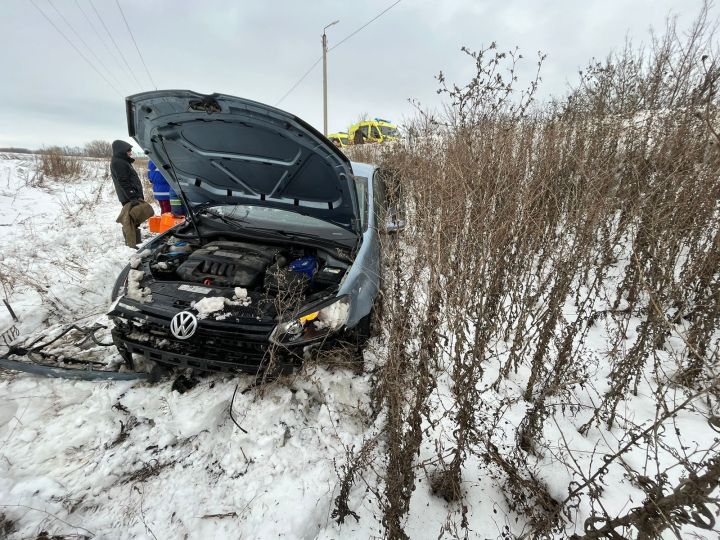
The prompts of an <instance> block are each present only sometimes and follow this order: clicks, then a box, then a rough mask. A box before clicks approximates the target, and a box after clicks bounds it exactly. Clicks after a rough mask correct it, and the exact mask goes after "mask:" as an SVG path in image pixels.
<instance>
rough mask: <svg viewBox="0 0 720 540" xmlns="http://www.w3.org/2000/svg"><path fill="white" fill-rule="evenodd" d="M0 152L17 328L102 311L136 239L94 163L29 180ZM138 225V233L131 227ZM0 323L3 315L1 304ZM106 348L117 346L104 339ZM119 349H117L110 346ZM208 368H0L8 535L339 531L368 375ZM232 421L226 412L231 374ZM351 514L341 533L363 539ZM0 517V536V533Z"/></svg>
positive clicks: (2, 509)
mask: <svg viewBox="0 0 720 540" xmlns="http://www.w3.org/2000/svg"><path fill="white" fill-rule="evenodd" d="M5 157H6V159H0V216H1V218H0V219H2V222H1V223H0V227H1V228H0V231H2V233H3V234H2V235H0V253H2V258H1V260H0V268H1V271H2V274H3V275H4V276H8V277H7V279H10V276H12V279H13V286H12V287H11V288H10V290H8V291H6V293H7V294H8V296H9V300H10V302H11V304H12V307H13V309H14V310H15V311H16V313H17V315H18V317H19V318H20V320H21V324H20V326H19V330H20V332H21V335H23V336H24V335H28V334H30V333H33V332H37V331H39V330H42V329H43V328H45V327H47V326H49V325H51V324H58V323H67V322H71V321H73V320H77V319H79V318H81V317H84V318H86V319H85V320H84V321H83V322H84V323H90V322H93V321H95V320H99V321H101V322H102V321H103V319H102V314H103V313H104V312H105V311H106V310H107V308H108V307H109V305H110V292H111V289H112V286H113V283H114V281H115V277H116V276H117V274H118V272H119V271H120V270H121V269H122V268H123V267H124V265H125V264H126V262H127V260H128V258H129V257H130V256H131V255H132V254H133V253H135V251H134V250H131V249H129V248H126V247H125V246H124V245H123V239H122V234H121V230H120V226H119V225H117V224H116V223H115V218H116V217H117V213H118V211H119V203H118V201H117V199H116V196H115V193H114V191H113V187H112V181H111V180H109V179H108V178H107V171H106V166H105V165H104V164H102V163H89V164H88V173H87V175H86V177H85V178H83V179H81V180H78V181H70V182H62V183H56V182H50V181H48V182H47V183H45V184H44V185H42V186H39V187H32V186H31V185H29V184H31V183H32V176H33V164H32V157H31V156H27V157H23V156H10V157H13V158H14V159H7V157H8V156H5ZM144 234H147V233H144ZM0 312H1V313H2V318H1V319H0V331H1V330H3V329H6V328H7V327H8V326H9V325H10V323H11V319H10V317H9V314H8V313H7V312H6V311H5V309H4V307H0ZM113 350H114V349H113ZM107 354H116V353H107ZM252 380H253V379H252V377H247V376H240V377H235V378H230V377H220V376H211V377H205V378H203V379H201V382H200V383H199V384H198V385H197V386H196V387H194V388H193V389H192V390H190V391H188V392H186V393H184V394H180V393H178V392H177V391H173V390H172V389H171V386H172V380H170V381H167V382H163V383H160V384H155V385H150V384H148V383H133V382H131V383H90V382H71V381H64V380H59V379H52V380H50V379H42V378H36V377H33V376H28V375H18V374H14V373H10V372H0V441H2V443H1V446H0V514H4V515H5V519H6V520H8V521H10V522H12V524H13V528H14V529H15V531H14V532H12V533H11V534H9V537H10V538H35V537H36V536H37V535H38V534H40V533H41V532H42V531H47V532H48V533H49V534H51V535H52V534H56V535H65V536H68V537H73V538H74V537H75V536H73V535H86V536H91V537H96V538H158V539H160V538H239V537H242V538H270V537H285V538H317V537H320V538H338V537H339V536H340V532H339V529H338V528H337V526H336V525H335V523H334V522H333V521H332V520H331V519H330V507H331V505H332V501H333V494H334V490H335V485H336V483H337V475H336V473H335V468H334V465H333V460H334V459H338V458H340V459H341V458H343V457H344V455H345V447H346V446H349V445H352V444H355V443H356V442H357V441H356V439H357V438H358V436H359V434H360V433H361V432H362V431H363V422H362V418H363V408H364V407H365V405H366V401H367V395H368V390H369V387H368V380H367V378H366V377H363V376H358V375H354V374H352V373H351V372H349V371H345V370H338V371H335V372H332V371H327V370H325V369H323V368H322V367H315V368H313V369H311V370H308V372H307V373H304V374H303V375H302V376H301V377H294V378H292V379H286V380H283V381H281V383H279V384H276V385H273V386H271V387H270V388H267V389H266V390H265V393H264V396H263V397H260V396H259V395H258V394H257V393H256V392H255V391H251V392H248V393H245V394H242V393H241V391H242V390H243V389H244V388H245V387H246V386H248V385H249V384H250V383H251V382H252ZM236 385H239V390H238V393H237V396H236V397H235V401H234V414H235V418H236V420H237V421H238V422H239V423H240V425H241V426H242V427H243V428H244V429H245V430H246V431H247V434H245V433H243V432H242V431H241V430H240V429H238V428H237V427H236V426H235V425H234V423H233V422H232V420H231V419H230V416H229V408H230V401H231V398H232V395H233V391H234V389H235V386H236ZM371 526H374V523H372V521H371V520H364V521H363V522H361V523H360V524H359V525H358V526H353V525H352V524H349V526H348V525H346V526H344V527H343V530H342V536H343V537H354V538H368V536H369V535H370V534H371V532H370V530H369V529H368V528H367V527H371ZM2 530H3V529H2V524H0V536H2Z"/></svg>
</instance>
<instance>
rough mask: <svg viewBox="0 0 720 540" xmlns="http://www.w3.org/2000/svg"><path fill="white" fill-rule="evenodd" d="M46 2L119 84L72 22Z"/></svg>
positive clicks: (116, 81) (50, 0)
mask: <svg viewBox="0 0 720 540" xmlns="http://www.w3.org/2000/svg"><path fill="white" fill-rule="evenodd" d="M48 4H50V7H51V8H53V9H54V10H55V13H57V14H58V15H59V16H60V18H61V19H62V20H63V22H64V23H65V24H66V25H67V26H68V27H69V28H70V30H72V33H73V34H75V37H77V38H78V39H79V40H80V43H82V44H83V45H84V46H85V48H86V49H87V50H88V52H89V53H90V54H92V55H93V57H95V60H97V62H98V64H100V66H102V67H103V69H104V70H105V71H106V72H107V74H108V75H109V76H110V78H111V79H112V80H113V81H114V82H115V84H116V85H117V86H121V84H120V81H118V80H117V79H116V78H115V76H114V75H113V73H112V71H110V70H109V69H108V67H107V66H106V65H105V63H104V62H103V61H102V60H101V59H100V58H99V57H98V55H97V54H95V51H93V50H92V48H90V46H89V45H88V44H87V43H86V42H85V40H84V39H83V38H82V36H81V35H80V34H79V33H78V31H77V30H75V27H74V26H73V25H72V24H70V21H68V20H67V19H66V18H65V16H64V15H63V14H62V12H61V11H60V10H58V8H56V7H55V4H53V3H52V0H48Z"/></svg>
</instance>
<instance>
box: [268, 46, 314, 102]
mask: <svg viewBox="0 0 720 540" xmlns="http://www.w3.org/2000/svg"><path fill="white" fill-rule="evenodd" d="M320 60H322V56H321V57H320V58H318V59H317V60H315V63H314V64H313V65H312V66H310V68H309V69H308V70H307V71H306V72H305V75H303V76H302V77H300V79H299V80H298V82H296V83H295V84H294V85H293V86H292V88H290V90H288V91H287V92H285V95H284V96H283V97H281V98H280V99H279V100H278V102H277V103H276V104H275V106H276V107H277V106H278V105H280V104H281V103H282V102H283V100H284V99H285V98H286V97H288V96H289V95H290V94H291V93H292V91H293V90H295V89H296V88H297V87H298V86H300V83H301V82H303V81H304V80H305V77H307V76H308V75H310V72H311V71H312V70H313V68H314V67H315V66H317V65H318V64H319V63H320Z"/></svg>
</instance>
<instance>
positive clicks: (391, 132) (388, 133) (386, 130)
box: [380, 126, 400, 137]
mask: <svg viewBox="0 0 720 540" xmlns="http://www.w3.org/2000/svg"><path fill="white" fill-rule="evenodd" d="M380 133H382V134H383V136H384V137H399V136H400V132H399V131H398V130H397V128H394V127H390V126H380Z"/></svg>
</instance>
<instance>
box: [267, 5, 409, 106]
mask: <svg viewBox="0 0 720 540" xmlns="http://www.w3.org/2000/svg"><path fill="white" fill-rule="evenodd" d="M400 2H402V0H397V1H396V2H395V3H394V4H392V5H390V7H387V8H385V9H384V10H382V11H381V12H380V13H378V14H377V15H375V16H374V17H373V18H372V19H370V20H369V21H368V22H366V23H365V24H363V25H362V26H361V27H360V28H358V29H357V30H355V31H354V32H352V33H351V34H350V35H348V36H346V37H345V38H343V39H342V40H341V41H339V42H338V43H336V44H335V45H333V46H332V47H330V48H329V49H328V52H330V51H332V50H333V49H336V48H337V47H339V46H340V45H342V44H343V43H345V42H346V41H347V40H348V39H350V38H351V37H353V36H354V35H355V34H357V33H358V32H359V31H360V30H362V29H363V28H365V27H367V26H368V25H370V24H371V23H373V22H374V21H376V20H378V19H379V18H380V17H382V16H383V15H385V13H387V12H388V11H390V10H391V9H392V8H394V7H395V6H397V5H398V4H399V3H400ZM320 60H322V56H321V57H320V58H318V59H317V60H315V62H314V63H313V65H312V66H310V68H309V69H308V70H307V71H306V72H305V74H304V75H303V76H302V77H300V79H298V81H297V82H296V83H295V84H294V85H292V87H291V88H290V90H288V91H287V92H285V94H284V95H283V97H281V98H280V99H279V100H278V102H277V103H275V106H276V107H277V106H278V105H280V103H282V102H283V101H284V100H285V98H286V97H288V96H289V95H290V94H291V93H292V91H293V90H295V89H296V88H297V87H298V86H300V83H301V82H303V81H304V80H305V77H307V76H308V75H310V72H311V71H312V70H313V68H314V67H315V66H317V65H318V64H319V63H320Z"/></svg>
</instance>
